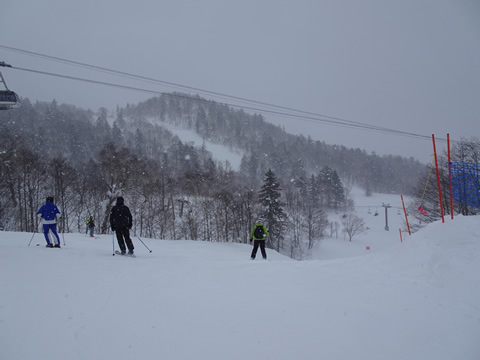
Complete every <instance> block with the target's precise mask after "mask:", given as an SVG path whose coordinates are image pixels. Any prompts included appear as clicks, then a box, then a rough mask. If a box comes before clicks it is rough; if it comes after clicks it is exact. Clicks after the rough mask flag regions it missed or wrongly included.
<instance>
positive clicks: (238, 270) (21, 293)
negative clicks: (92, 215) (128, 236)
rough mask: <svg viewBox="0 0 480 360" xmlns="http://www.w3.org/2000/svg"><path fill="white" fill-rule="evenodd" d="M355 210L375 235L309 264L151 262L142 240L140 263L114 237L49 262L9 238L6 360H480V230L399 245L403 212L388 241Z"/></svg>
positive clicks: (82, 239)
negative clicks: (121, 251) (118, 252)
mask: <svg viewBox="0 0 480 360" xmlns="http://www.w3.org/2000/svg"><path fill="white" fill-rule="evenodd" d="M378 200H379V198H366V199H365V201H374V203H373V205H375V204H376V201H378ZM384 201H385V202H389V201H390V200H389V199H387V200H384ZM358 203H359V204H360V203H361V201H359V202H358ZM391 205H393V206H397V204H393V203H392V204H391ZM358 206H359V207H358V208H357V210H358V211H359V215H360V216H362V217H364V218H365V221H366V224H367V226H369V227H370V228H371V229H370V230H369V231H368V233H366V234H363V235H361V236H359V237H358V238H354V239H353V241H352V242H349V241H346V240H343V235H341V233H339V238H338V239H330V240H325V241H323V242H322V243H321V244H319V246H318V247H317V248H316V250H315V251H316V252H315V254H314V258H316V259H315V260H309V261H301V262H299V261H294V260H291V259H289V258H287V257H284V256H282V255H279V254H277V253H275V252H274V251H272V250H267V251H268V256H269V260H268V261H263V260H261V259H260V260H258V259H257V260H255V261H250V260H249V253H250V251H251V247H250V246H249V245H244V244H231V243H210V242H193V241H166V240H164V241H161V240H154V239H143V240H144V241H145V243H146V244H147V246H148V247H149V248H151V249H152V250H153V252H152V253H149V252H148V251H147V250H146V248H145V247H144V246H143V245H142V243H141V242H140V241H138V239H134V240H135V241H134V243H135V245H136V254H137V257H136V258H135V259H133V258H126V257H121V256H112V236H111V235H101V236H99V238H98V239H95V238H93V239H92V238H89V237H86V236H85V235H82V234H65V235H64V241H65V243H66V245H65V246H63V240H62V249H47V248H45V246H44V245H45V241H44V239H43V238H42V235H40V234H36V235H35V236H34V238H33V240H32V243H31V246H27V245H28V242H29V241H30V238H31V236H32V234H31V233H30V234H28V233H11V232H0V289H1V293H0V294H1V295H0V359H2V360H14V359H19V360H20V359H21V360H30V359H31V360H33V359H35V360H38V359H49V360H57V359H58V360H60V359H61V360H65V359H69V360H70V359H72V360H77V359H78V360H79V359H85V360H87V359H88V360H92V359H115V360H121V359H141V360H148V359H152V360H153V359H155V360H157V359H163V360H167V359H208V360H215V359H221V360H227V359H228V360H230V359H239V360H240V359H242V360H243V359H251V360H256V359H261V360H267V359H272V360H282V359H288V360H291V359H315V360H317V359H335V360H343V359H345V360H352V359H368V360H377V359H378V360H386V359H388V360H396V359H398V360H401V359H402V360H403V359H408V360H415V359H418V360H420V359H421V360H425V359H435V360H453V359H455V360H457V359H462V360H478V359H480V341H479V340H480V276H479V274H480V217H478V216H477V217H458V218H455V219H454V220H453V221H451V220H449V219H447V220H446V222H445V224H442V223H441V222H437V223H434V224H431V225H429V226H428V227H426V228H425V229H423V230H422V231H420V232H418V233H416V234H414V235H412V236H408V235H405V234H404V241H403V243H400V235H399V231H398V227H399V223H400V220H399V219H398V223H397V220H395V219H397V212H396V209H395V210H393V209H390V210H389V211H390V212H391V216H389V218H391V224H392V225H391V227H390V231H385V230H384V225H385V223H384V220H385V217H384V209H383V208H380V207H379V208H378V211H379V216H376V217H374V216H373V213H374V211H375V209H374V208H371V212H372V214H368V207H367V208H363V207H361V205H358ZM380 206H381V201H380ZM360 209H365V211H366V214H365V216H364V215H363V214H362V213H360V211H361V210H360ZM362 211H363V210H362ZM367 215H368V216H367ZM398 218H400V216H398ZM37 244H38V246H37ZM366 245H369V246H370V247H371V250H366V249H365V246H366Z"/></svg>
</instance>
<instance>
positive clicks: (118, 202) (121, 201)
mask: <svg viewBox="0 0 480 360" xmlns="http://www.w3.org/2000/svg"><path fill="white" fill-rule="evenodd" d="M124 203H125V200H124V199H123V197H121V196H119V197H117V205H123V204H124Z"/></svg>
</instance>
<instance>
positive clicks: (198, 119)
mask: <svg viewBox="0 0 480 360" xmlns="http://www.w3.org/2000/svg"><path fill="white" fill-rule="evenodd" d="M163 121H169V122H173V123H175V124H176V125H181V126H185V127H187V128H189V126H191V128H192V129H196V131H198V132H199V133H200V134H203V136H204V137H205V138H207V139H210V140H212V141H216V142H219V143H222V144H223V145H225V146H230V147H235V148H236V149H240V145H241V144H242V143H243V144H244V146H245V147H246V148H245V149H244V150H245V156H244V159H243V161H242V165H241V169H240V171H234V170H232V169H231V168H230V167H229V166H228V164H222V163H219V162H217V161H215V159H213V157H212V155H211V154H210V153H209V152H208V151H207V150H206V149H205V147H203V146H200V147H195V146H194V145H193V144H191V143H184V142H182V141H181V140H180V139H179V138H178V137H176V136H175V135H174V134H172V133H171V132H169V131H168V130H166V129H165V128H164V127H162V126H161V123H162V122H163ZM0 129H1V132H0V144H1V145H0V147H1V149H0V227H1V228H3V229H4V230H10V231H28V232H32V231H36V230H37V229H38V220H37V218H36V216H35V213H36V211H37V210H38V208H39V207H40V206H41V204H42V203H43V202H44V200H45V197H46V196H53V197H54V198H55V202H56V204H57V205H58V206H59V207H60V209H61V211H62V213H63V216H62V218H61V220H60V224H59V228H60V231H64V232H83V231H86V227H85V221H86V219H87V218H88V217H89V216H90V215H91V216H93V217H94V218H95V219H96V223H97V228H98V229H97V231H98V232H100V233H108V232H109V223H108V214H109V211H110V208H111V207H112V205H113V204H114V202H115V199H116V197H117V196H119V195H122V196H123V197H124V198H125V199H126V202H127V203H128V204H129V207H130V208H131V209H132V212H133V216H134V227H133V231H134V233H135V234H136V235H137V236H145V237H151V238H159V239H192V240H199V241H221V242H224V241H235V242H246V241H247V240H248V237H249V231H250V229H251V226H252V224H253V222H254V221H255V219H256V218H257V217H259V216H261V217H264V218H266V219H267V225H268V226H269V227H270V230H271V236H270V237H269V238H268V240H267V241H268V246H269V247H271V248H274V249H277V250H278V251H280V252H283V253H285V254H288V255H289V256H291V257H293V258H302V257H303V256H304V255H305V253H306V252H307V251H308V250H309V249H311V248H312V247H313V246H314V243H315V241H317V240H318V239H320V238H322V236H324V232H325V230H326V229H327V227H328V226H329V222H328V217H327V212H328V211H344V210H345V209H347V208H349V207H351V206H352V202H351V200H350V199H349V196H348V190H347V189H346V187H345V186H344V184H343V183H342V181H341V178H343V179H347V180H348V181H350V182H351V181H352V180H351V179H356V181H358V183H360V184H364V183H365V182H368V183H369V184H372V185H371V186H372V187H373V188H375V186H377V185H378V186H380V185H379V184H380V183H379V182H376V181H374V176H373V175H369V177H368V179H365V178H363V177H362V176H363V175H362V176H360V178H359V179H357V177H356V175H355V170H354V169H353V170H351V171H350V172H348V173H346V172H345V171H346V170H345V166H344V165H345V163H354V162H355V161H359V160H361V159H362V158H363V157H364V156H365V154H363V153H362V152H357V151H356V150H354V151H353V152H352V154H353V155H355V154H357V155H358V156H353V157H352V158H349V157H348V156H346V154H348V152H349V151H350V150H348V149H346V148H345V152H341V155H338V154H336V155H335V156H334V155H332V154H333V153H334V152H333V148H330V147H329V146H327V145H325V144H323V143H320V142H312V141H311V140H308V139H305V138H304V137H295V136H293V135H288V134H286V133H285V132H284V131H283V130H282V129H280V128H279V127H274V126H272V125H270V124H267V123H265V122H264V121H263V119H262V118H261V116H259V115H249V114H246V113H244V112H243V111H241V110H240V111H234V110H232V109H230V108H228V107H227V106H224V105H221V104H217V103H214V102H208V103H205V102H195V101H190V102H189V101H186V100H185V98H176V97H167V96H161V97H155V98H152V99H150V100H148V101H147V102H145V103H140V104H138V105H136V106H131V105H127V107H126V108H118V109H117V111H116V112H115V114H114V115H113V116H112V115H109V113H108V111H107V110H106V109H104V108H100V109H99V110H98V111H97V112H93V111H91V110H84V109H79V108H76V107H75V106H72V105H65V104H61V105H59V104H57V103H56V102H55V101H52V102H51V103H40V102H37V103H35V104H31V103H30V102H29V101H28V99H24V100H23V101H22V107H20V108H18V109H14V110H10V111H8V112H2V113H0ZM228 132H232V135H231V136H230V137H228V136H227V133H228ZM282 139H283V140H284V141H283V143H282V141H281V140H282ZM304 145H305V146H304ZM315 147H319V148H318V149H316V150H314V148H315ZM309 148H310V150H311V151H312V152H313V153H314V154H316V155H318V156H319V158H320V160H319V159H317V160H316V161H315V162H313V160H312V159H313V157H312V155H310V154H307V153H304V151H307V149H309ZM287 149H288V151H287ZM321 149H323V150H321ZM292 152H293V153H294V155H292V154H291V153H292ZM324 152H326V153H327V155H325V154H324ZM280 153H281V154H282V156H280ZM300 153H303V154H304V155H302V156H299V154H300ZM296 156H299V157H296ZM325 156H327V157H328V156H330V160H329V161H324V162H322V161H321V159H325ZM295 157H296V158H295ZM336 157H341V158H343V159H344V161H343V162H342V163H341V164H340V165H339V166H337V164H336V163H334V162H333V161H332V158H336ZM294 158H295V159H294ZM376 158H377V156H376V155H373V157H371V158H369V157H368V156H366V159H369V161H370V162H372V163H373V164H372V165H371V167H375V166H377V165H375V164H377V162H376V160H375V159H376ZM380 163H381V162H380ZM400 163H401V165H400V168H401V169H402V170H404V169H405V167H404V166H403V165H405V164H407V165H408V166H407V167H411V168H412V169H414V170H412V171H413V172H414V173H415V172H416V171H418V168H419V167H420V166H419V165H418V164H417V163H416V162H415V161H408V160H402V161H401V162H400ZM382 164H383V165H382V166H387V164H389V162H388V161H387V162H385V163H382ZM394 164H396V162H393V163H392V166H393V165H394ZM402 164H403V165H402ZM338 169H340V170H338ZM342 171H343V174H342ZM396 171H397V170H395V168H394V167H392V168H390V170H389V171H388V172H389V173H393V174H395V173H396ZM379 173H381V171H376V174H375V175H376V176H378V174H379ZM342 175H343V176H342ZM410 175H411V172H410ZM365 176H367V173H365ZM403 177H405V176H403ZM382 181H383V180H382ZM396 183H397V184H399V183H403V180H398V181H397V182H396ZM373 184H377V185H373ZM403 184H404V185H405V184H406V182H405V183H403Z"/></svg>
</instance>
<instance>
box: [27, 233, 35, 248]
mask: <svg viewBox="0 0 480 360" xmlns="http://www.w3.org/2000/svg"><path fill="white" fill-rule="evenodd" d="M34 236H35V233H33V235H32V238H31V239H30V242H29V243H28V246H30V244H31V243H32V240H33V237H34Z"/></svg>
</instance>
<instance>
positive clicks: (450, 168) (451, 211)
mask: <svg viewBox="0 0 480 360" xmlns="http://www.w3.org/2000/svg"><path fill="white" fill-rule="evenodd" d="M447 147H448V185H449V187H450V215H451V217H452V220H453V198H452V163H451V161H450V134H447Z"/></svg>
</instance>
